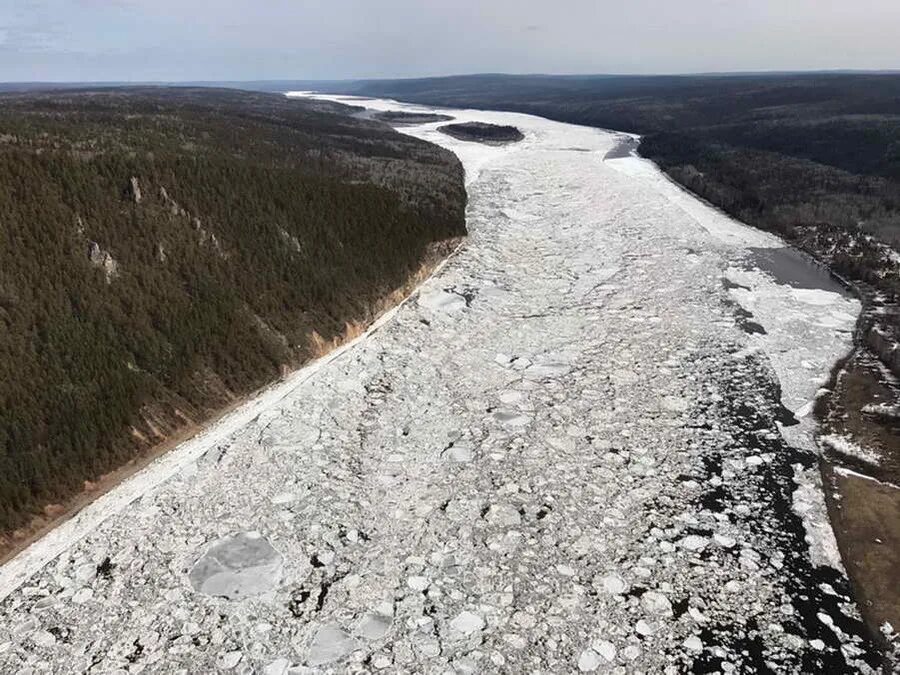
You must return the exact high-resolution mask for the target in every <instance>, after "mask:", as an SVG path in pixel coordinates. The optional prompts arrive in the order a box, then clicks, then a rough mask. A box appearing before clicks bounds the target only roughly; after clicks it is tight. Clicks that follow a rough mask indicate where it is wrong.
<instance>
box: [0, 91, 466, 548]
mask: <svg viewBox="0 0 900 675" xmlns="http://www.w3.org/2000/svg"><path fill="white" fill-rule="evenodd" d="M353 112H354V111H353V110H352V109H350V108H347V107H345V106H335V105H332V104H324V103H312V102H304V101H295V100H289V99H286V98H284V97H282V96H277V95H270V94H255V93H247V92H238V91H230V90H216V89H190V88H140V89H137V88H135V89H110V90H93V91H78V92H75V91H71V92H67V91H55V92H52V93H43V94H42V93H24V94H6V95H3V96H0V530H2V531H3V532H6V533H7V534H9V533H10V532H12V531H13V530H14V529H15V528H18V527H21V526H23V525H25V524H27V523H28V522H29V521H30V519H32V518H33V517H34V516H35V515H39V514H41V513H42V512H43V510H44V508H45V507H46V505H48V504H51V503H54V502H60V501H63V500H65V499H66V498H67V497H69V496H71V495H73V494H74V493H76V492H79V491H80V490H82V489H83V488H84V485H85V481H90V480H94V479H96V478H97V477H98V476H99V475H101V474H103V473H104V472H107V471H109V470H111V469H113V468H116V467H118V466H120V465H122V464H123V463H125V462H127V461H128V460H130V459H132V458H134V457H135V456H136V455H139V454H141V453H142V452H146V451H147V450H148V449H150V448H152V447H154V446H156V445H158V444H159V443H160V442H162V441H165V440H166V439H167V438H169V437H170V436H171V435H173V434H175V433H176V432H178V431H179V430H181V429H184V428H185V427H188V426H191V425H194V424H199V423H201V422H203V421H204V420H205V419H208V418H209V417H210V416H211V415H212V414H214V413H215V412H216V411H218V410H220V409H222V408H223V407H225V406H227V405H229V404H230V403H232V402H234V401H235V400H238V399H239V398H240V397H241V396H243V395H246V394H248V393H250V392H252V391H253V390H255V389H256V388H258V387H260V386H262V385H264V384H266V383H268V382H271V381H272V380H274V379H276V378H277V377H278V376H279V375H280V374H281V373H282V372H283V371H284V369H286V368H290V367H295V366H297V365H299V364H301V363H302V362H304V361H305V360H308V359H309V358H311V357H313V356H315V355H317V354H319V353H321V351H322V349H323V345H327V344H330V343H332V342H334V341H336V340H339V339H340V338H341V336H343V335H344V334H345V333H347V332H348V326H360V325H364V324H365V323H367V322H369V321H371V320H372V319H373V318H374V316H375V315H376V313H377V312H378V311H379V309H382V308H383V307H384V306H385V304H386V302H387V299H388V298H389V296H391V294H392V293H394V292H396V291H397V290H398V289H401V288H403V287H404V286H405V285H406V284H408V282H409V280H410V279H411V278H412V277H413V276H414V275H415V274H416V273H417V272H419V271H420V270H421V269H422V268H423V267H424V266H427V265H429V264H431V263H433V262H435V261H436V260H438V259H439V258H440V257H442V256H443V255H445V254H446V252H447V251H448V250H449V249H450V247H451V246H452V244H453V240H454V239H457V238H459V237H460V236H462V235H464V233H465V222H464V208H465V190H464V187H463V175H462V168H461V166H460V164H459V162H458V161H457V160H456V158H455V157H454V156H453V155H452V154H451V153H449V152H446V151H443V150H440V149H438V148H436V147H434V146H431V145H429V144H427V143H424V142H421V141H418V140H415V139H412V138H409V137H406V136H402V135H401V134H399V133H397V132H395V131H393V130H392V129H390V128H389V127H388V126H387V125H385V124H382V123H380V122H376V121H371V120H362V119H357V118H355V117H353V115H352V113H353Z"/></svg>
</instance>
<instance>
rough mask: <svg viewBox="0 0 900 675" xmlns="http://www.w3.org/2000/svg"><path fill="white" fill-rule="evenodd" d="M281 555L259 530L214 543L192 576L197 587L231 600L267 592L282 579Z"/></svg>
mask: <svg viewBox="0 0 900 675" xmlns="http://www.w3.org/2000/svg"><path fill="white" fill-rule="evenodd" d="M281 566H282V557H281V554H280V553H279V552H278V551H276V550H275V549H274V548H272V545H271V544H270V543H269V542H268V540H267V539H266V538H265V537H263V536H262V535H261V534H260V533H258V532H241V533H240V534H236V535H234V536H232V537H225V538H224V539H219V540H218V541H216V542H214V543H213V544H212V545H211V546H210V547H209V549H208V550H207V551H206V553H204V554H203V556H202V557H201V558H200V559H199V560H198V561H197V562H196V563H195V564H194V567H193V568H192V569H191V571H190V574H189V575H188V578H189V579H190V581H191V586H193V587H194V590H197V591H200V592H201V593H205V594H207V595H215V596H220V597H224V598H229V599H231V600H236V599H239V598H244V597H246V596H248V595H257V594H259V593H265V592H266V591H268V590H271V589H272V588H274V587H275V586H276V585H277V584H278V581H279V580H280V579H281Z"/></svg>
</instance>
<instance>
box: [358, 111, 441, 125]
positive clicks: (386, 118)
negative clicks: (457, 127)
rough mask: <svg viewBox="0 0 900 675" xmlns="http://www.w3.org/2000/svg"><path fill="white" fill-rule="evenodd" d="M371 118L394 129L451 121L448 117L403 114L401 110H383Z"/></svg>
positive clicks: (413, 113)
mask: <svg viewBox="0 0 900 675" xmlns="http://www.w3.org/2000/svg"><path fill="white" fill-rule="evenodd" d="M372 117H374V118H375V119H376V120H379V121H381V122H387V123H388V124H392V125H393V126H395V127H400V126H410V125H413V124H429V123H431V122H449V121H450V120H452V119H453V118H452V117H451V116H450V115H439V114H437V113H416V112H404V111H402V110H384V111H381V112H376V113H375V114H374V115H373V116H372Z"/></svg>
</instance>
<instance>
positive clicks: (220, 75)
mask: <svg viewBox="0 0 900 675" xmlns="http://www.w3.org/2000/svg"><path fill="white" fill-rule="evenodd" d="M898 36H900V0H453V1H452V2H451V1H444V0H0V81H189V80H260V79H344V78H354V79H355V78H372V77H415V76H428V75H449V74H461V73H475V72H507V73H636V74H645V73H696V72H733V71H760V70H830V69H863V70H869V69H871V70H880V69H885V70H896V69H900V38H898Z"/></svg>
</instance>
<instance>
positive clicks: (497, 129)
mask: <svg viewBox="0 0 900 675" xmlns="http://www.w3.org/2000/svg"><path fill="white" fill-rule="evenodd" d="M438 131H441V132H443V133H445V134H447V135H448V136H452V137H453V138H456V139H458V140H460V141H475V142H477V143H487V144H488V145H505V144H506V143H516V142H518V141H521V140H522V139H523V138H525V135H524V134H523V133H522V132H521V131H519V130H518V129H517V128H516V127H513V126H504V125H499V124H488V123H487V122H463V123H459V124H447V125H445V126H442V127H438Z"/></svg>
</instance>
